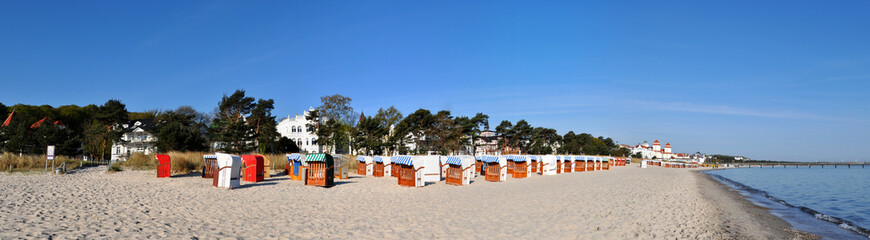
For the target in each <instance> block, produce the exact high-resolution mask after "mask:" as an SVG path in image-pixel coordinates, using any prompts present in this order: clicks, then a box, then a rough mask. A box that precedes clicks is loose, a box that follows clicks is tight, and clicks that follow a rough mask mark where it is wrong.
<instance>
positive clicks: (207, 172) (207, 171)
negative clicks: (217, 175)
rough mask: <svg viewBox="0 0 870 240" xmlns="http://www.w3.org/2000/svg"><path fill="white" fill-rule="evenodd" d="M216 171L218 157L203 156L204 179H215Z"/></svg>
mask: <svg viewBox="0 0 870 240" xmlns="http://www.w3.org/2000/svg"><path fill="white" fill-rule="evenodd" d="M215 169H217V156H215V155H202V178H214V170H215Z"/></svg>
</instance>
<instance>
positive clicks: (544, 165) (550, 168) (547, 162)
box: [540, 155, 556, 176]
mask: <svg viewBox="0 0 870 240" xmlns="http://www.w3.org/2000/svg"><path fill="white" fill-rule="evenodd" d="M540 159H541V160H540V161H541V175H544V176H552V175H556V156H553V155H546V156H541V157H540Z"/></svg>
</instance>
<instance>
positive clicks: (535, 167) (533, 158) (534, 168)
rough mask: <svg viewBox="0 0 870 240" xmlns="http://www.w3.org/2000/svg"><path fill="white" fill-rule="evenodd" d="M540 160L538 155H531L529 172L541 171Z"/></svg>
mask: <svg viewBox="0 0 870 240" xmlns="http://www.w3.org/2000/svg"><path fill="white" fill-rule="evenodd" d="M540 163H541V162H540V161H538V156H535V155H532V156H529V172H530V173H538V171H540V169H541V168H540V166H538V165H540Z"/></svg>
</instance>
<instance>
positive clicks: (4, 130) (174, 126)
mask: <svg viewBox="0 0 870 240" xmlns="http://www.w3.org/2000/svg"><path fill="white" fill-rule="evenodd" d="M351 103H352V99H351V98H349V97H346V96H342V95H338V94H336V95H331V96H323V97H321V105H320V106H318V107H317V108H316V109H315V110H314V111H312V112H309V114H308V115H306V116H305V118H306V119H307V120H309V122H310V123H309V124H307V126H306V127H307V129H308V131H310V132H312V133H314V135H316V136H317V139H316V140H315V141H314V142H315V144H317V145H318V146H320V151H322V152H330V153H360V154H370V155H380V154H395V153H398V154H427V153H435V154H444V155H447V154H472V153H474V152H476V149H477V148H479V147H480V146H479V144H478V142H477V141H475V140H477V139H479V138H480V135H481V133H482V132H483V131H489V130H490V124H489V123H490V122H489V116H488V115H486V114H484V113H477V114H475V115H474V116H454V115H452V113H451V112H450V111H447V110H441V111H438V112H434V113H433V112H432V111H430V110H427V109H422V108H421V109H418V110H416V111H414V112H413V113H411V114H408V115H407V116H404V115H403V114H402V112H400V111H399V110H398V109H396V108H395V107H394V106H390V107H388V108H380V109H378V112H377V113H376V114H374V115H372V116H365V114H363V113H356V112H355V111H354V109H353V107H352V106H351ZM274 104H275V101H274V100H273V99H256V98H254V97H250V96H246V93H245V91H244V90H236V91H235V92H233V94H230V95H226V94H225V95H224V96H223V97H222V98H221V99H220V101H218V104H217V107H216V108H215V110H214V112H213V113H211V114H206V113H202V112H198V111H196V110H195V109H193V108H192V107H189V106H182V107H179V108H177V109H174V110H164V111H159V110H152V111H145V112H128V111H127V109H126V105H124V104H123V103H122V102H121V101H119V100H109V101H107V102H106V103H104V104H103V105H100V106H97V105H93V104H91V105H87V106H84V107H80V106H76V105H65V106H60V107H52V106H49V105H42V106H33V105H25V104H17V105H14V106H9V107H7V106H5V105H3V104H2V103H0V116H7V118H6V119H9V122H4V124H3V125H2V126H0V150H2V151H5V152H13V153H22V154H44V153H45V147H46V146H47V145H56V147H57V148H56V152H57V154H58V155H67V156H76V155H88V156H91V157H92V158H96V159H107V158H108V157H109V156H110V154H111V152H110V151H111V148H112V144H113V143H115V142H118V141H120V140H121V136H122V133H123V132H122V131H123V129H122V128H121V127H120V126H121V125H122V124H125V123H128V122H129V121H132V120H142V119H153V120H154V123H155V130H154V131H155V132H154V133H153V134H155V135H156V136H157V142H156V147H157V150H158V151H159V152H168V151H209V150H214V151H222V152H229V153H251V152H259V153H290V152H299V147H298V146H296V142H295V141H293V140H291V139H288V138H286V137H282V136H280V134H278V132H277V121H276V118H275V116H274V115H272V110H273V109H274ZM13 112H14V113H13ZM10 115H11V116H10ZM493 132H494V133H495V134H496V135H497V136H498V142H497V148H498V150H500V151H502V152H509V151H515V152H517V153H524V154H589V155H614V156H627V155H628V151H629V150H628V149H625V148H619V147H618V146H617V145H616V144H615V143H614V141H613V140H612V139H611V138H604V137H600V136H599V137H594V136H593V135H591V134H588V133H580V134H575V133H574V132H573V131H570V132H568V133H566V134H564V135H559V134H558V133H557V132H556V130H555V129H552V128H545V127H534V126H532V125H531V124H529V123H528V122H527V121H526V120H519V121H517V122H516V124H513V123H511V122H510V121H507V120H504V121H501V122H500V124H499V125H498V126H496V127H495V129H494V131H493Z"/></svg>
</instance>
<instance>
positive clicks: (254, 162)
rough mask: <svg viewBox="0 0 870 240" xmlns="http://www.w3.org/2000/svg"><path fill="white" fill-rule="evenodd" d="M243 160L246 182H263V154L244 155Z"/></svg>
mask: <svg viewBox="0 0 870 240" xmlns="http://www.w3.org/2000/svg"><path fill="white" fill-rule="evenodd" d="M242 161H243V162H244V163H245V166H246V167H245V175H244V177H243V178H244V180H245V181H246V182H262V181H263V178H264V176H263V161H264V160H263V156H260V155H242Z"/></svg>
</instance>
